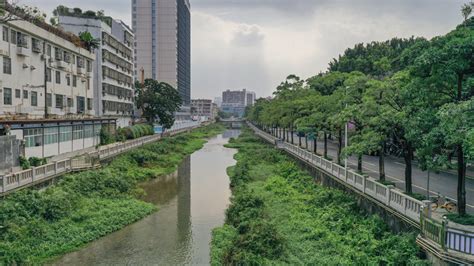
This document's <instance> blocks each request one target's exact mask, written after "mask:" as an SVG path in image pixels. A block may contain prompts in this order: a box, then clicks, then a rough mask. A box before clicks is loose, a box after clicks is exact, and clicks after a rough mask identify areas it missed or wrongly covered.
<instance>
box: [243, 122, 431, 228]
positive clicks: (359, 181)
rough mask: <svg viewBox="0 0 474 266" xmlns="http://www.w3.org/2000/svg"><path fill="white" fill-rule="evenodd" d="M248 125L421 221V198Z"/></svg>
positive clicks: (312, 163)
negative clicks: (411, 195) (413, 196)
mask: <svg viewBox="0 0 474 266" xmlns="http://www.w3.org/2000/svg"><path fill="white" fill-rule="evenodd" d="M249 126H250V127H251V128H252V129H253V130H254V132H255V133H256V134H257V135H258V136H260V137H261V138H263V139H265V140H266V141H268V142H270V143H273V144H275V143H278V146H279V147H280V148H282V149H283V150H285V151H287V152H289V153H291V154H293V155H294V156H296V157H297V158H299V159H301V160H303V161H307V162H308V163H310V164H311V165H313V166H316V167H317V168H319V169H322V170H324V171H326V172H327V173H328V174H330V175H331V176H334V177H336V178H337V179H339V180H341V181H342V182H344V183H345V184H346V185H348V186H350V187H352V188H353V189H355V190H357V191H359V192H361V193H362V194H365V195H367V196H368V197H369V198H372V199H375V200H377V201H379V202H381V203H383V204H385V205H386V206H388V207H390V208H392V209H394V210H396V211H397V212H398V213H401V214H403V215H404V216H405V217H407V218H409V219H410V220H412V221H413V222H415V223H417V224H419V223H420V212H421V206H423V203H422V202H421V201H419V200H417V199H415V198H412V197H410V196H408V195H406V194H404V193H403V192H402V191H400V190H398V189H397V188H395V187H393V186H386V185H384V184H381V183H379V182H377V181H376V180H375V179H373V178H371V177H366V176H364V175H360V174H358V173H356V172H354V171H351V170H350V169H345V168H344V167H343V166H340V165H338V164H337V163H333V162H331V161H329V160H326V159H324V158H323V157H321V156H318V155H316V154H314V153H311V152H309V151H308V150H306V149H303V148H301V147H298V146H297V145H293V144H290V143H287V142H283V143H281V141H280V140H279V139H278V138H276V137H274V136H272V135H270V134H268V133H266V132H264V131H262V130H260V129H258V128H257V127H255V126H254V125H252V124H250V123H249Z"/></svg>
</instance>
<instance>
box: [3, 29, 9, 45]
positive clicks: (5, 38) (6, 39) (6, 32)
mask: <svg viewBox="0 0 474 266" xmlns="http://www.w3.org/2000/svg"><path fill="white" fill-rule="evenodd" d="M2 36H3V37H2V38H3V41H5V42H8V28H7V27H5V26H3V30H2Z"/></svg>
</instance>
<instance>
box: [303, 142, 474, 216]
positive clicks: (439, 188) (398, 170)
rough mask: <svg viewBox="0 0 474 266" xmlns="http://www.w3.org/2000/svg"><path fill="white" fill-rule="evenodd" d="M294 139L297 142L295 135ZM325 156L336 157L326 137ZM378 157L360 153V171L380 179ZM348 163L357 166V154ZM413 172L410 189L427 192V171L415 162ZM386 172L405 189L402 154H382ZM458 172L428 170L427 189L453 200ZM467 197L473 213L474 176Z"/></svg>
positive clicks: (321, 144)
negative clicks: (431, 171) (326, 153)
mask: <svg viewBox="0 0 474 266" xmlns="http://www.w3.org/2000/svg"><path fill="white" fill-rule="evenodd" d="M301 142H302V146H303V147H306V144H305V139H304V138H301ZM294 143H295V144H296V145H297V144H298V136H296V134H295V136H294ZM308 150H310V151H313V141H311V140H309V141H308ZM323 152H324V142H323V141H320V140H318V153H319V154H322V153H323ZM328 156H329V157H330V158H334V159H336V157H337V144H336V143H334V142H332V141H331V140H328ZM378 165H379V158H378V157H377V156H363V163H362V168H363V172H364V173H366V174H368V175H369V176H371V177H374V178H375V179H379V171H378V168H379V166H378ZM348 166H349V167H351V168H353V169H357V158H356V157H351V158H349V160H348ZM412 173H413V180H412V184H413V192H415V193H419V194H423V195H426V194H427V187H428V184H427V180H428V176H427V172H423V171H422V170H421V169H420V168H419V167H418V166H417V165H416V162H414V163H413V166H412ZM385 175H386V179H387V181H391V182H394V183H395V186H396V187H397V188H400V189H401V190H405V180H404V179H405V163H404V161H403V158H396V157H392V156H388V157H386V158H385ZM456 191H457V174H456V173H454V172H453V173H450V172H440V173H431V174H430V184H429V192H430V194H431V195H432V196H436V195H437V194H438V193H440V194H441V195H442V196H445V197H448V198H450V199H454V200H456V198H457V192H456ZM466 200H467V204H468V206H467V211H468V212H469V213H474V180H473V179H469V178H468V179H467V180H466Z"/></svg>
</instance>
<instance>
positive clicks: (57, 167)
mask: <svg viewBox="0 0 474 266" xmlns="http://www.w3.org/2000/svg"><path fill="white" fill-rule="evenodd" d="M199 126H200V124H199V123H197V124H196V123H193V124H189V125H188V127H179V128H174V129H172V130H167V131H166V133H167V134H169V135H171V136H173V135H176V134H179V133H182V132H185V131H188V130H191V129H195V128H197V127H199ZM159 139H161V135H151V136H145V137H142V138H138V139H134V140H129V141H126V142H121V143H113V144H109V145H106V146H100V147H99V149H98V150H97V151H94V152H90V153H86V154H83V155H81V156H77V157H73V158H68V159H65V160H61V161H57V162H53V163H49V164H46V165H42V166H38V167H33V168H32V169H28V170H23V171H20V172H16V173H12V174H8V175H5V176H0V195H2V194H4V193H7V192H11V191H14V190H17V189H21V188H23V187H27V186H28V185H32V184H36V183H41V182H43V181H45V180H48V179H51V178H53V177H55V176H59V175H62V174H65V173H68V172H71V171H79V170H87V169H91V168H94V167H95V166H97V163H98V162H99V161H102V160H106V159H109V158H112V157H115V156H117V155H119V154H121V153H124V152H127V151H129V150H131V149H134V148H136V147H139V146H142V145H145V144H148V143H151V142H155V141H157V140H159Z"/></svg>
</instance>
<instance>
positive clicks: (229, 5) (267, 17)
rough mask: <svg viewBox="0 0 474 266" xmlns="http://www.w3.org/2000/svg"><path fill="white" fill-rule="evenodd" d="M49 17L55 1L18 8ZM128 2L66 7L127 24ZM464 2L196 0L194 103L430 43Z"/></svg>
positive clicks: (456, 18) (69, 1) (73, 0)
mask: <svg viewBox="0 0 474 266" xmlns="http://www.w3.org/2000/svg"><path fill="white" fill-rule="evenodd" d="M20 1H21V3H25V4H32V5H38V6H40V7H41V9H43V10H44V11H50V10H52V9H53V8H54V7H56V6H57V4H58V1H57V0H20ZM130 2H131V1H130V0H99V1H97V0H81V1H77V0H63V1H61V3H62V4H64V5H66V6H79V7H80V8H82V9H83V10H87V9H92V10H99V9H104V10H105V12H106V14H108V15H111V16H114V17H116V18H119V19H122V20H124V21H125V22H127V23H129V22H130V7H131V4H130ZM465 2H467V0H357V1H354V0H191V7H192V96H193V97H196V98H197V97H199V98H202V97H207V98H211V99H212V98H214V97H215V96H218V95H220V94H221V91H222V90H225V89H239V88H248V89H253V90H255V91H256V92H257V94H258V95H259V96H266V95H270V94H271V92H272V90H273V89H274V88H275V87H276V86H277V85H278V84H279V83H280V82H281V81H282V80H283V79H284V78H285V77H286V76H287V75H288V74H290V73H294V74H297V75H299V76H302V77H303V78H307V77H309V76H311V75H314V74H317V73H318V72H320V71H324V70H326V68H327V65H328V63H329V61H330V60H331V59H332V58H335V57H337V56H338V55H339V54H341V53H343V52H344V50H345V49H346V48H348V47H352V46H354V45H355V44H356V43H360V42H371V41H374V40H375V41H383V40H386V39H390V38H392V37H395V36H397V37H410V36H424V37H428V38H430V37H433V36H436V35H440V34H445V33H447V32H448V31H450V30H452V29H453V28H454V27H455V26H456V25H457V24H459V23H460V22H461V20H462V18H461V15H460V13H459V9H460V6H461V5H462V4H463V3H465Z"/></svg>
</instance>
